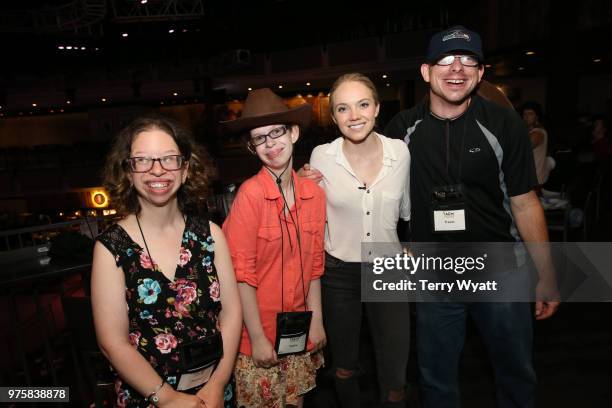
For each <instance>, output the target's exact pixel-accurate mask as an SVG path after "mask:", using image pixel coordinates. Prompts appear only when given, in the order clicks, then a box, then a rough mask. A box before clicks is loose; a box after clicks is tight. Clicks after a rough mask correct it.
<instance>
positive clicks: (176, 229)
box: [91, 115, 242, 408]
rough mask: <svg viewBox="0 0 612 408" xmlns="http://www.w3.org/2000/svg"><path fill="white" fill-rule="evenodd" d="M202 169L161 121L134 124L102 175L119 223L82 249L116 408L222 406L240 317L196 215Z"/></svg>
mask: <svg viewBox="0 0 612 408" xmlns="http://www.w3.org/2000/svg"><path fill="white" fill-rule="evenodd" d="M212 171H213V169H212V167H210V163H209V161H208V160H207V155H206V153H205V152H204V151H203V150H202V149H201V148H200V147H198V146H197V145H196V144H195V142H194V140H193V138H192V137H191V135H190V134H189V133H187V132H186V131H184V130H183V129H181V128H180V127H179V126H177V125H176V124H175V123H174V122H173V121H171V120H169V119H167V118H164V117H162V116H156V115H150V116H144V117H140V118H137V119H135V120H134V121H133V122H132V123H131V124H130V125H128V126H127V127H126V128H125V129H124V130H123V131H121V132H120V133H119V135H118V136H117V137H116V139H115V141H114V143H113V146H112V148H111V150H110V153H109V155H108V158H107V161H106V166H105V170H104V185H105V187H106V189H107V191H109V193H110V197H111V201H112V203H113V206H114V207H115V208H116V209H117V210H118V212H119V213H120V214H122V215H123V216H124V218H123V219H121V220H120V221H119V222H117V223H116V224H113V225H112V226H111V227H109V228H108V229H107V230H106V231H104V232H103V233H102V234H101V235H100V236H99V237H98V238H97V242H96V244H95V248H94V258H93V268H92V277H91V301H92V306H93V316H94V322H95V328H96V335H97V338H98V343H99V345H100V349H101V350H102V353H103V354H104V355H105V356H106V357H107V358H108V360H109V361H110V363H111V365H112V366H113V368H114V370H115V371H116V373H117V380H116V383H115V389H116V391H117V401H116V405H117V406H120V407H147V406H157V407H163V408H166V407H177V408H184V407H201V408H204V407H207V408H213V407H214V408H222V407H227V408H229V407H234V406H235V405H234V403H233V402H234V400H233V391H232V388H231V382H230V378H231V375H232V369H233V367H234V362H235V358H236V354H237V349H238V342H239V339H240V325H241V322H242V312H241V305H240V300H239V294H238V288H237V285H236V280H235V278H234V271H233V268H232V263H231V258H230V254H229V250H228V247H227V244H226V241H225V238H224V236H223V232H222V231H221V229H220V228H219V227H218V226H217V225H215V224H213V223H210V222H209V221H208V219H207V217H206V214H205V213H204V212H202V211H201V208H202V205H203V203H205V198H206V192H207V187H206V186H207V183H208V181H209V178H210V175H211V173H212Z"/></svg>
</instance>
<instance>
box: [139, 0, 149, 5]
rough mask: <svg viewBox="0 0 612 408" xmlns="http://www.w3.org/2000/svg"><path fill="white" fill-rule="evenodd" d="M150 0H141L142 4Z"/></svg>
mask: <svg viewBox="0 0 612 408" xmlns="http://www.w3.org/2000/svg"><path fill="white" fill-rule="evenodd" d="M147 1H148V0H140V4H147Z"/></svg>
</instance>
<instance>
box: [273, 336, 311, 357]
mask: <svg viewBox="0 0 612 408" xmlns="http://www.w3.org/2000/svg"><path fill="white" fill-rule="evenodd" d="M285 336H286V337H285ZM307 337H308V335H307V334H306V333H301V334H298V335H296V336H293V337H291V336H289V335H286V334H285V335H283V336H281V338H280V339H279V342H278V350H277V354H280V355H285V354H295V353H301V352H303V351H305V350H306V338H307Z"/></svg>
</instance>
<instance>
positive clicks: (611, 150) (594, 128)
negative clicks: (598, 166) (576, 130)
mask: <svg viewBox="0 0 612 408" xmlns="http://www.w3.org/2000/svg"><path fill="white" fill-rule="evenodd" d="M591 122H592V125H591V147H592V149H593V153H594V154H595V158H596V159H597V161H599V162H600V163H603V162H606V161H607V160H609V159H610V157H612V145H611V144H610V140H609V139H608V126H607V121H606V117H605V116H603V115H594V116H593V117H592V118H591Z"/></svg>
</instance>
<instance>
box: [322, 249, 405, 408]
mask: <svg viewBox="0 0 612 408" xmlns="http://www.w3.org/2000/svg"><path fill="white" fill-rule="evenodd" d="M321 288H322V289H321V293H322V303H323V321H324V323H325V330H326V333H327V338H328V341H329V347H330V351H331V356H332V361H333V368H334V369H337V368H342V369H346V370H350V371H357V370H358V368H359V338H360V335H359V331H360V328H361V317H362V307H365V308H366V310H367V314H368V321H369V324H370V330H371V334H372V341H373V343H374V352H375V357H376V366H377V372H378V381H379V385H380V390H381V393H382V395H383V398H386V395H387V393H388V391H389V390H403V388H404V386H405V384H406V367H407V364H408V352H409V348H410V313H409V304H408V303H384V302H381V303H372V302H369V303H361V264H360V263H358V262H343V261H341V260H339V259H337V258H334V257H332V256H330V255H329V254H326V256H325V274H324V275H323V277H322V278H321ZM339 387H340V388H343V389H340V388H339ZM336 390H337V391H338V392H337V393H338V397H339V400H340V404H341V406H343V407H349V406H350V407H351V408H354V407H358V405H355V404H358V401H359V388H358V383H357V379H356V377H355V378H353V379H352V383H351V385H350V386H348V385H347V384H345V383H343V382H342V381H340V384H339V381H338V378H337V377H336ZM355 397H356V398H355Z"/></svg>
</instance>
